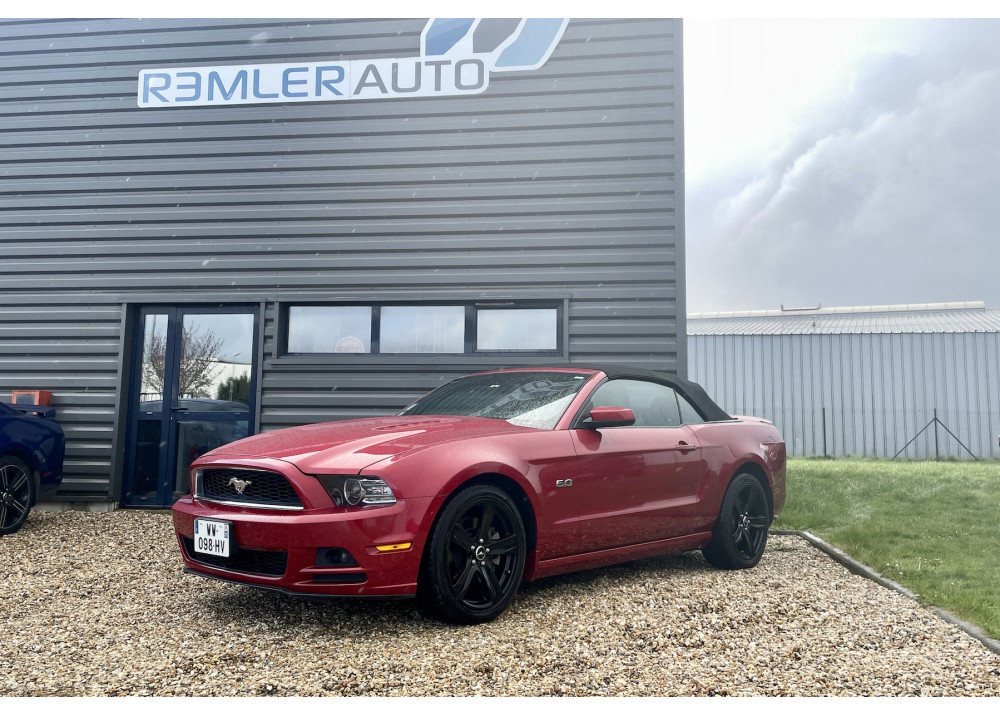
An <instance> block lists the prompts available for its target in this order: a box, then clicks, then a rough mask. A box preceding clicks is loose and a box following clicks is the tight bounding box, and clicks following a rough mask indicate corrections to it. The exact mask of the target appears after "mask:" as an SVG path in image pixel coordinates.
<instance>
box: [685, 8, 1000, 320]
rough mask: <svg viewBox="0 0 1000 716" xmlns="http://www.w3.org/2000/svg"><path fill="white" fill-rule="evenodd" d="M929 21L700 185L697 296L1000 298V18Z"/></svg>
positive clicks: (726, 303) (721, 304)
mask: <svg viewBox="0 0 1000 716" xmlns="http://www.w3.org/2000/svg"><path fill="white" fill-rule="evenodd" d="M920 31H921V38H922V41H921V49H920V52H919V54H915V55H903V54H882V55H872V56H869V57H867V58H866V59H865V60H864V61H863V62H862V63H860V64H859V66H858V67H857V69H856V72H855V75H854V77H853V78H852V81H851V82H850V85H849V88H848V89H847V90H845V91H844V92H843V93H841V94H840V95H837V96H830V97H829V98H828V100H827V101H826V102H825V103H824V104H822V105H819V106H815V107H813V108H811V109H810V110H809V111H807V112H805V113H804V114H803V115H801V116H800V117H799V124H798V127H799V128H798V130H797V131H796V132H794V133H793V134H791V135H790V136H788V137H786V138H785V140H784V141H783V142H782V143H781V145H780V146H779V147H778V148H776V149H775V150H774V151H773V153H772V154H770V155H769V156H766V157H762V158H761V159H760V161H759V163H757V164H744V165H743V166H736V167H732V168H731V169H730V170H728V171H727V172H726V173H725V174H723V175H716V176H713V177H712V178H711V179H710V180H707V181H705V182H703V183H702V184H701V185H699V186H693V185H691V186H689V187H688V210H687V247H688V272H687V275H688V307H689V310H691V311H714V310H736V309H749V308H778V306H779V305H781V304H784V305H785V306H786V307H789V306H810V305H816V304H817V303H822V304H823V305H824V306H835V305H836V306H845V305H866V304H886V303H890V304H891V303H923V302H936V301H965V300H985V301H986V302H987V305H990V306H1000V21H992V20H987V21H929V22H927V23H926V24H923V25H921V26H920Z"/></svg>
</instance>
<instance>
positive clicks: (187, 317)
mask: <svg viewBox="0 0 1000 716" xmlns="http://www.w3.org/2000/svg"><path fill="white" fill-rule="evenodd" d="M257 331H258V320H257V311H256V309H255V308H250V307H229V306H211V307H188V306H184V307H179V306H170V307H148V308H143V309H141V310H140V313H139V320H138V324H137V329H136V336H135V340H136V345H135V351H134V355H135V359H134V360H135V362H134V365H133V380H132V386H131V390H130V398H129V421H130V422H129V433H128V440H127V448H126V471H125V480H124V494H123V496H122V503H123V504H124V505H125V506H131V507H169V506H170V505H172V504H173V503H174V501H175V500H176V499H177V498H178V497H180V496H181V495H184V494H186V493H187V492H189V491H190V485H189V483H188V468H189V467H190V465H191V463H192V462H193V461H194V460H195V459H196V458H198V457H199V456H201V455H203V454H204V453H206V452H208V451H209V450H212V449H214V448H217V447H219V446H220V445H224V444H225V443H228V442H232V441H233V440H238V439H240V438H243V437H246V436H247V435H250V434H251V433H252V432H253V430H254V428H255V426H254V425H253V416H254V410H255V406H254V399H255V395H256V375H257V366H256V365H255V360H254V358H255V355H256V351H255V346H256V345H257Z"/></svg>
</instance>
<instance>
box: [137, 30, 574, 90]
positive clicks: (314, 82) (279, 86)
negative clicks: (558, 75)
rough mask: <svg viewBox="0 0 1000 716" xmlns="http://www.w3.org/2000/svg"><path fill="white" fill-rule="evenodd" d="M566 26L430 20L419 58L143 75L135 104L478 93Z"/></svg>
mask: <svg viewBox="0 0 1000 716" xmlns="http://www.w3.org/2000/svg"><path fill="white" fill-rule="evenodd" d="M568 22H569V20H567V19H541V18H527V19H478V18H434V19H431V20H429V21H428V22H427V25H426V26H425V27H424V30H423V32H422V33H421V34H420V55H419V56H418V57H404V58H399V59H378V60H349V61H346V62H308V63H306V62H302V63H296V64H267V65H226V66H222V67H168V68H164V69H151V70H141V71H140V72H139V90H138V102H139V106H140V107H197V106H204V105H230V104H262V103H273V102H282V103H283V102H336V101H340V100H348V99H394V98H399V97H437V96H454V95H462V94H479V93H480V92H483V91H484V90H485V89H486V88H487V87H488V86H489V84H490V75H491V74H492V73H494V72H515V71H523V70H536V69H538V68H539V67H541V66H542V65H544V64H545V62H546V60H548V59H549V55H551V54H552V50H554V49H555V47H556V45H557V44H559V40H560V39H561V38H562V34H563V31H564V30H565V29H566V24H567V23H568Z"/></svg>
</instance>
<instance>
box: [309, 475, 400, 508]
mask: <svg viewBox="0 0 1000 716" xmlns="http://www.w3.org/2000/svg"><path fill="white" fill-rule="evenodd" d="M317 479H319V481H320V484H322V485H323V487H324V489H326V491H327V493H328V494H329V495H330V499H332V500H333V504H335V505H337V507H343V506H344V505H348V506H351V507H354V506H357V505H361V506H362V507H366V506H373V505H394V504H396V496H395V495H394V494H393V492H392V489H391V488H390V487H389V486H388V485H386V484H385V483H384V482H383V481H382V480H380V479H378V478H377V477H364V476H361V477H354V476H353V475H351V476H347V475H317Z"/></svg>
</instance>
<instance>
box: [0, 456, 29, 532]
mask: <svg viewBox="0 0 1000 716" xmlns="http://www.w3.org/2000/svg"><path fill="white" fill-rule="evenodd" d="M34 488H35V486H34V482H33V481H32V479H31V471H30V470H29V469H28V466H27V465H25V464H24V462H23V461H21V460H20V459H18V458H16V457H13V456H11V455H5V456H3V457H0V535H9V534H11V533H12V532H17V531H18V530H19V529H21V525H23V524H24V521H25V520H26V519H28V512H29V511H30V510H31V503H32V501H33V500H32V498H33V491H34Z"/></svg>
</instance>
